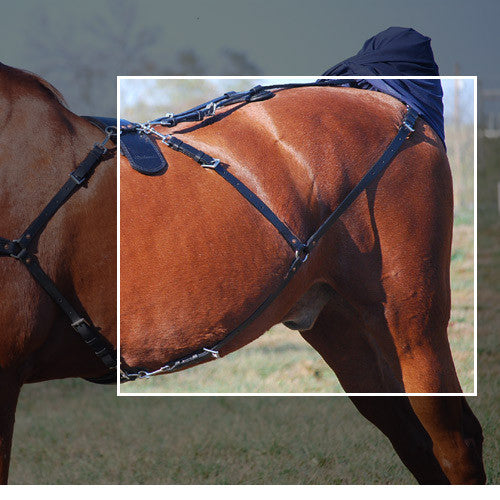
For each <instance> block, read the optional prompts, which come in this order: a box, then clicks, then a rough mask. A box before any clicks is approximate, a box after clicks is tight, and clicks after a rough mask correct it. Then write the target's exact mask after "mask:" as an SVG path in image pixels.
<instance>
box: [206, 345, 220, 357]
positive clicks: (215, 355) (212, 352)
mask: <svg viewBox="0 0 500 500" xmlns="http://www.w3.org/2000/svg"><path fill="white" fill-rule="evenodd" d="M203 350H204V351H205V352H208V353H210V354H211V355H212V356H213V357H214V358H216V359H217V358H220V354H219V351H217V350H216V349H208V348H207V347H204V348H203Z"/></svg>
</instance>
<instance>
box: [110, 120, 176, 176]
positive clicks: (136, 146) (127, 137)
mask: <svg viewBox="0 0 500 500" xmlns="http://www.w3.org/2000/svg"><path fill="white" fill-rule="evenodd" d="M120 130H121V134H120V148H121V152H122V154H124V155H125V156H126V157H127V159H128V161H129V162H130V165H131V166H132V168H133V169H134V170H137V171H138V172H140V173H141V174H145V175H161V174H163V173H165V172H166V171H167V168H168V164H167V160H166V159H165V157H164V156H163V155H162V153H161V151H160V148H159V147H158V145H157V144H156V142H155V141H154V140H153V139H151V137H149V135H148V134H144V133H140V132H138V131H137V130H136V129H135V127H134V124H133V123H131V122H129V121H128V120H120Z"/></svg>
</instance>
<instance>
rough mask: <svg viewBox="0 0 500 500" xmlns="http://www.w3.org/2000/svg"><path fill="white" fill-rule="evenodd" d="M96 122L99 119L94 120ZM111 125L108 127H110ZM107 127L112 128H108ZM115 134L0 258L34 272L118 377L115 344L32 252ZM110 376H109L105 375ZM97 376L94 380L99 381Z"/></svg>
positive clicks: (3, 242)
mask: <svg viewBox="0 0 500 500" xmlns="http://www.w3.org/2000/svg"><path fill="white" fill-rule="evenodd" d="M93 123H94V124H96V123H95V122H93ZM106 127H107V126H106ZM106 130H108V129H107V128H106ZM111 137H112V131H111V130H108V131H107V136H106V139H105V141H104V142H103V143H101V144H95V145H94V147H93V148H92V150H91V151H90V152H89V153H88V154H87V156H86V157H85V158H84V159H83V161H82V162H81V163H80V164H79V165H78V166H77V168H76V169H75V170H74V171H73V172H71V174H70V176H69V179H68V180H67V181H66V182H65V183H64V185H63V186H62V188H61V189H60V190H59V191H58V192H57V193H56V195H55V196H54V197H53V198H52V199H51V200H50V202H49V203H48V204H47V205H46V207H45V208H44V209H43V210H42V212H41V213H40V215H39V216H38V217H37V218H36V219H35V220H34V221H33V222H32V223H31V224H30V225H29V226H28V228H27V229H26V230H25V231H24V232H23V234H22V235H21V237H20V238H18V239H17V240H8V239H6V238H0V257H6V256H9V257H13V258H15V259H17V260H18V261H19V262H21V263H22V264H24V266H25V267H26V268H27V269H28V271H29V272H30V273H31V275H32V276H33V278H34V279H35V280H36V281H37V282H38V283H39V285H40V286H41V287H42V288H43V289H44V290H45V291H46V292H47V294H48V295H49V296H50V297H51V298H52V300H53V301H54V302H55V303H56V304H57V305H58V306H59V308H60V309H61V310H62V312H63V313H64V314H65V315H66V316H67V317H68V319H69V321H70V323H71V326H72V327H73V329H74V330H75V331H76V332H77V333H78V334H79V335H80V337H81V338H82V340H83V341H84V342H85V343H86V344H87V345H88V346H89V347H90V348H91V349H92V351H93V352H94V353H95V355H96V356H97V357H98V358H99V359H100V360H101V361H102V363H103V364H104V366H105V367H106V368H107V369H108V370H109V371H111V372H114V377H116V365H117V363H116V351H115V349H114V347H113V346H112V345H111V344H110V343H109V342H108V341H107V339H106V338H105V337H104V336H103V335H101V333H100V332H99V330H98V328H97V327H95V326H94V325H93V324H92V323H91V322H90V321H88V320H87V319H85V318H84V317H83V316H82V315H80V314H79V313H78V312H77V310H76V309H75V308H74V307H73V306H72V305H71V304H70V302H69V301H68V300H67V299H66V298H65V297H64V295H63V294H62V293H61V292H60V291H59V289H58V288H57V286H56V284H55V283H54V282H53V281H52V279H51V278H50V277H49V276H48V275H47V274H46V273H45V271H44V270H43V269H42V268H41V267H40V264H39V262H38V259H37V257H36V256H35V255H34V253H33V252H32V251H31V247H32V246H33V245H34V242H35V241H36V239H37V238H38V236H39V235H40V234H41V233H42V231H43V230H44V229H45V227H46V226H47V224H48V222H49V221H50V220H51V219H52V217H53V216H54V215H55V213H56V212H57V211H58V210H59V209H60V208H61V207H62V205H64V203H65V202H66V201H67V200H68V199H69V198H70V197H71V196H72V195H73V194H74V193H75V192H76V191H77V190H78V189H79V188H80V187H81V186H83V185H84V184H85V183H86V182H87V181H88V180H89V179H90V177H91V176H92V173H93V172H94V169H95V167H96V166H97V165H98V164H99V163H100V162H101V161H102V160H103V157H104V155H105V154H106V152H107V151H108V149H107V148H106V147H105V144H106V142H107V140H108V139H110V138H111ZM105 378H106V379H107V380H108V379H110V378H111V377H109V375H107V376H106V377H105ZM98 380H99V379H93V380H92V381H98Z"/></svg>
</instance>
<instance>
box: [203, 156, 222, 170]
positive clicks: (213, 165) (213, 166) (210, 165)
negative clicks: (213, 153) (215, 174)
mask: <svg viewBox="0 0 500 500" xmlns="http://www.w3.org/2000/svg"><path fill="white" fill-rule="evenodd" d="M219 164H220V160H219V159H218V158H214V161H213V162H212V163H203V164H202V165H201V166H202V167H203V168H211V169H212V170H214V169H216V168H217V167H218V166H219Z"/></svg>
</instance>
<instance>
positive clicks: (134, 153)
mask: <svg viewBox="0 0 500 500" xmlns="http://www.w3.org/2000/svg"><path fill="white" fill-rule="evenodd" d="M335 82H338V81H337V80H334V81H332V80H330V81H327V82H326V83H325V81H324V80H322V81H318V82H313V83H303V84H284V85H268V86H257V87H254V88H253V89H251V90H249V91H247V92H227V93H226V94H224V95H223V96H221V97H219V98H217V99H213V100H212V101H209V102H207V103H204V104H201V105H200V106H197V107H195V108H192V109H190V110H188V111H186V112H184V113H180V114H177V115H173V114H170V115H167V116H165V117H163V118H159V119H157V120H153V121H150V122H147V123H144V124H139V123H131V122H128V121H126V120H121V121H120V143H121V144H120V145H121V150H122V153H123V154H124V155H125V156H126V157H127V158H128V159H129V161H130V164H131V166H132V167H133V168H134V169H136V170H138V171H139V172H141V173H143V174H146V175H161V174H162V173H163V172H165V170H166V168H167V162H166V160H165V158H164V157H163V155H162V154H161V152H160V150H159V148H158V146H157V144H155V142H153V140H152V139H151V137H155V138H157V139H160V140H161V142H162V143H164V144H166V145H167V146H168V147H169V148H171V149H173V150H174V151H178V152H180V153H182V154H184V155H186V156H188V157H189V158H192V159H193V160H195V161H196V162H197V163H198V164H199V165H201V167H203V168H206V169H210V170H213V171H214V173H216V174H218V175H219V176H221V177H222V178H223V179H224V180H225V181H227V182H228V183H229V184H231V185H232V186H233V187H234V188H235V189H236V190H237V191H238V192H239V193H240V195H241V196H243V197H244V198H245V199H246V200H247V201H248V202H249V203H250V204H251V205H252V206H253V207H254V208H255V209H257V210H258V211H259V212H260V213H261V214H262V215H263V216H264V217H265V218H266V219H267V220H268V221H269V222H270V223H271V224H272V225H273V226H274V227H275V228H276V230H277V231H278V232H279V234H280V235H281V236H282V237H283V238H284V239H285V241H286V242H287V243H288V245H289V246H290V248H291V249H292V251H293V252H294V258H293V260H292V262H291V264H290V267H289V269H288V272H287V274H286V275H285V276H284V278H283V280H282V282H281V283H280V285H279V286H278V287H277V288H276V289H275V290H274V291H273V292H272V293H271V294H270V295H269V296H268V297H267V298H266V299H265V300H264V302H262V303H261V304H260V305H259V306H258V307H257V308H256V309H255V311H254V312H253V313H252V314H251V315H250V316H249V317H247V318H246V319H245V320H244V321H243V322H242V323H241V324H240V325H238V326H237V327H236V328H234V329H233V330H231V331H230V332H229V333H228V334H227V335H226V336H225V337H224V338H223V339H221V340H220V341H218V342H216V343H215V344H214V345H212V346H210V347H205V348H202V349H200V350H197V351H195V352H194V353H192V354H189V355H187V356H183V357H181V358H179V359H176V360H174V361H170V362H169V363H167V364H165V365H164V366H162V367H161V368H159V369H157V370H154V371H151V372H149V371H147V370H144V369H141V368H132V367H129V366H128V365H126V363H124V362H123V360H121V364H120V365H121V366H120V381H121V382H127V381H132V380H135V379H137V378H148V377H150V376H153V375H158V374H161V373H171V372H175V371H177V370H180V369H181V368H186V367H189V366H193V365H196V364H198V363H200V362H201V361H203V360H205V359H206V358H208V357H215V358H218V357H219V352H220V350H221V349H222V348H223V347H224V346H225V345H226V344H227V343H228V342H229V341H231V340H232V339H233V338H234V337H236V336H237V335H238V334H239V333H240V332H242V331H243V330H244V329H245V328H246V327H247V326H249V325H250V324H251V323H252V322H254V321H255V320H256V319H257V318H258V317H259V316H260V315H261V314H262V313H263V312H264V311H265V310H266V309H267V308H268V307H269V306H270V305H271V304H272V302H273V301H274V300H275V299H276V297H278V295H279V294H280V293H281V292H282V291H283V289H284V288H285V287H286V286H287V284H288V283H289V282H290V281H291V280H292V278H293V277H294V276H295V274H296V273H297V271H298V270H299V269H300V267H301V266H302V265H303V264H304V262H306V260H307V259H308V257H309V254H310V253H311V251H312V250H313V248H314V247H315V246H316V245H317V243H318V242H319V240H320V239H321V238H322V237H323V236H324V235H325V233H326V232H327V231H328V230H329V228H330V227H331V226H332V225H333V224H334V223H335V222H336V221H337V219H338V218H339V217H340V216H341V215H342V214H343V213H344V212H345V211H346V210H347V208H348V207H349V206H350V205H351V204H352V203H353V202H354V200H355V199H356V198H357V197H358V196H359V195H360V194H361V193H362V192H363V191H364V190H365V189H366V187H367V186H368V185H369V184H370V183H371V182H373V180H374V179H376V178H377V177H378V176H380V175H381V174H382V173H383V172H384V171H385V169H386V168H387V167H388V165H389V164H390V162H391V161H392V159H393V158H394V157H395V156H396V154H397V153H398V151H399V149H400V148H401V146H402V144H403V143H404V142H405V140H406V139H407V137H408V136H409V135H410V134H411V133H412V132H413V131H414V128H413V127H414V125H415V121H416V120H417V118H418V113H417V112H416V111H415V110H414V109H412V108H409V107H408V108H407V112H406V115H405V118H404V120H403V123H402V124H401V126H400V127H399V131H398V133H397V135H396V136H395V137H394V139H393V140H392V141H391V143H390V144H389V146H388V147H387V149H386V150H385V152H384V153H383V154H382V156H381V157H380V158H379V160H378V161H377V162H376V163H375V164H374V165H373V166H372V167H371V168H370V170H369V171H368V172H367V173H366V174H365V175H364V176H363V178H362V179H361V180H360V181H359V183H358V184H357V185H356V186H355V187H354V188H353V189H352V190H351V191H350V192H349V194H348V195H347V196H346V197H345V198H344V199H343V201H342V202H341V203H340V204H339V205H338V207H337V208H336V209H335V210H334V211H333V212H332V213H331V214H330V215H329V216H328V217H327V219H326V220H325V221H324V222H323V223H322V224H321V225H320V226H319V228H318V229H317V230H316V231H315V232H314V233H313V234H312V235H311V236H310V237H309V238H308V239H307V240H306V241H301V239H300V238H299V237H298V236H296V235H295V234H294V232H293V231H292V230H291V229H290V228H289V227H288V226H287V225H286V224H285V222H283V221H282V220H281V219H280V218H279V217H278V216H277V215H276V214H275V213H274V212H273V211H272V210H271V209H270V208H269V207H268V206H267V205H266V203H264V201H262V199H261V198H259V196H257V195H256V194H255V193H253V192H252V191H251V190H250V189H249V188H248V187H247V186H245V185H244V184H243V182H242V181H240V180H239V179H238V178H237V177H235V176H234V175H232V174H231V173H230V172H229V171H228V170H227V168H226V167H225V165H224V163H222V162H221V161H220V160H219V159H217V158H213V157H212V156H210V155H208V154H207V153H205V152H203V151H200V150H198V149H196V148H194V147H193V146H191V145H189V144H187V143H185V142H183V141H181V140H180V139H178V138H177V137H174V136H173V135H172V134H166V135H164V134H161V133H160V132H159V131H158V130H157V129H156V128H155V126H163V127H173V126H175V125H177V124H178V123H181V122H191V121H202V120H204V119H205V118H207V117H210V116H213V115H214V114H215V111H216V109H218V108H221V107H224V106H230V105H232V104H236V103H249V102H254V101H261V100H265V99H270V98H272V97H274V95H275V94H274V93H273V92H272V91H273V90H278V89H280V90H281V89H286V88H297V87H306V86H332V85H335ZM340 82H343V83H344V84H345V80H340ZM85 118H86V119H88V120H89V121H90V122H92V123H93V124H94V125H96V126H98V127H99V128H100V129H101V130H102V131H104V132H105V133H106V137H105V139H104V140H103V142H102V143H96V144H95V145H94V147H93V148H92V150H91V151H90V152H89V153H88V155H87V156H86V157H85V159H84V160H83V161H82V162H81V163H80V164H79V165H78V167H77V168H76V169H75V170H74V171H73V172H72V173H71V174H70V176H69V179H68V180H67V181H66V183H65V184H64V185H63V186H62V188H61V189H60V190H59V191H58V192H57V193H56V195H55V196H54V197H53V198H52V199H51V200H50V202H49V203H48V204H47V206H46V207H45V208H44V209H43V210H42V212H41V213H40V215H39V216H38V217H37V218H36V219H35V220H34V221H33V222H32V223H31V224H30V225H29V226H28V228H27V229H26V230H25V231H24V232H23V233H22V234H21V236H20V237H19V238H17V239H15V240H10V239H6V238H2V237H0V257H12V258H14V259H16V260H18V261H19V262H20V263H21V264H23V265H24V266H25V267H26V268H27V269H28V271H29V272H30V273H31V275H32V276H33V278H34V279H35V280H36V281H37V282H38V283H39V285H40V286H41V287H42V288H43V289H44V290H45V291H46V292H47V293H48V295H49V296H50V297H51V298H52V299H53V300H54V302H55V303H56V304H57V305H58V306H59V307H60V309H61V310H62V312H63V313H64V314H65V315H66V316H67V317H68V319H69V321H70V323H71V326H72V327H73V329H74V330H75V331H76V333H78V335H79V336H80V337H81V338H82V340H83V341H84V342H85V343H86V344H87V345H88V346H89V348H90V349H91V350H92V351H93V352H94V353H95V355H96V356H97V358H99V359H100V360H101V362H102V363H103V365H104V367H105V368H106V374H105V375H104V376H102V377H98V378H92V379H86V380H89V381H91V382H95V383H101V384H103V383H104V384H108V383H115V382H116V369H117V352H116V349H115V348H114V346H112V345H111V344H110V343H109V341H108V340H107V339H106V338H105V337H104V336H103V335H102V334H101V333H100V332H99V329H98V328H97V327H96V326H94V325H93V323H92V321H91V320H90V318H88V317H85V315H82V314H80V313H79V312H78V311H77V309H76V308H75V307H73V306H72V305H71V303H70V302H69V301H68V300H67V299H66V298H65V297H64V295H63V294H62V293H61V292H60V291H59V289H58V288H57V286H56V284H55V283H54V281H53V280H52V279H51V278H50V277H49V276H48V275H47V274H46V273H45V272H44V271H43V269H42V268H41V266H40V264H39V262H38V259H37V257H36V248H35V242H36V241H37V240H38V237H39V236H40V234H41V233H42V232H43V230H44V229H45V227H46V226H47V224H48V222H49V221H50V220H51V219H52V217H53V216H54V215H55V213H56V212H57V211H58V210H59V208H61V206H62V205H63V204H64V203H65V202H66V201H68V200H69V199H70V198H71V196H72V195H73V194H74V193H75V192H76V191H78V190H79V189H80V188H81V187H82V186H83V185H85V184H86V183H87V181H88V180H89V179H90V178H91V176H92V173H93V172H94V170H95V168H96V167H97V166H98V165H99V164H100V163H101V162H102V161H103V159H104V158H105V155H106V153H107V152H108V151H109V150H108V148H107V147H106V145H107V144H108V142H109V141H113V142H115V143H116V119H114V118H103V117H85Z"/></svg>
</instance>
